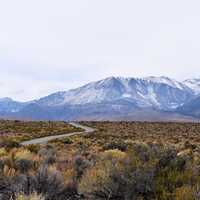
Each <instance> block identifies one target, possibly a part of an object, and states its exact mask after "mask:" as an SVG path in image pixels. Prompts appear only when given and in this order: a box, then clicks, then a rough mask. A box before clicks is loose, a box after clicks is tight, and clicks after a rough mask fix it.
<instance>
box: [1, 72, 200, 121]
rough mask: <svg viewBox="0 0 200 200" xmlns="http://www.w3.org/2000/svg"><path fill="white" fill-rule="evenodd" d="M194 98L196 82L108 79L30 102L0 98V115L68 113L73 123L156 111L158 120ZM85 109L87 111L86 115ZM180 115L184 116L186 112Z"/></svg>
mask: <svg viewBox="0 0 200 200" xmlns="http://www.w3.org/2000/svg"><path fill="white" fill-rule="evenodd" d="M191 83H192V86H191ZM195 84H196V85H195ZM198 87H199V89H198ZM198 96H200V80H199V81H198V80H193V81H192V80H191V79H190V81H189V79H188V80H186V81H183V82H179V81H176V80H174V79H170V78H169V77H165V76H161V77H156V76H149V77H144V78H132V77H128V78H127V77H108V78H105V79H102V80H99V81H94V82H90V83H88V84H86V85H83V86H81V87H78V88H75V89H71V90H67V91H60V92H56V93H53V94H50V95H48V96H45V97H42V98H40V99H36V100H33V101H31V102H23V103H22V102H17V101H14V100H12V99H8V98H3V99H2V100H1V99H0V114H1V113H3V114H4V116H5V115H6V116H8V117H12V118H15V117H16V118H23V116H24V117H25V118H30V119H31V118H34V119H37V118H38V119H41V120H42V119H53V120H56V119H59V120H62V119H63V120H68V119H70V116H69V113H70V114H71V115H72V116H75V117H74V118H73V119H75V120H76V118H77V119H79V116H81V118H87V114H88V115H90V118H92V117H91V116H96V115H97V113H99V115H101V119H102V118H103V116H104V113H105V116H106V119H109V115H110V116H111V117H110V119H111V120H112V119H113V118H114V117H113V116H114V115H118V116H122V115H123V117H122V118H120V119H122V120H123V119H124V118H125V117H126V116H132V115H133V114H132V113H134V112H136V111H137V112H138V110H139V111H140V112H139V113H141V112H144V113H145V112H146V111H148V110H149V109H150V110H155V111H156V112H159V116H161V118H162V114H160V113H163V115H164V112H171V113H177V114H180V115H183V113H181V112H180V109H178V108H179V107H183V106H184V105H187V103H189V102H190V101H192V99H195V98H197V97H198ZM104 107H105V108H106V109H107V110H105V109H104ZM86 108H87V109H90V112H88V111H87V110H86ZM32 110H33V111H32ZM36 111H37V112H36ZM43 112H46V113H47V114H44V113H43ZM61 113H62V114H61ZM147 113H149V112H147ZM33 115H34V117H33ZM59 115H60V116H59ZM61 115H62V117H61ZM184 115H186V116H187V113H184ZM190 116H191V115H190ZM195 117H196V116H195ZM135 118H137V116H136V117H135V116H134V119H135ZM95 119H98V117H95Z"/></svg>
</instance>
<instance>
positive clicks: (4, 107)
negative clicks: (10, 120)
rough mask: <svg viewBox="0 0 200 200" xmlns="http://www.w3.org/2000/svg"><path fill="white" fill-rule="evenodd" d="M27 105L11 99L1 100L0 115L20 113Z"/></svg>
mask: <svg viewBox="0 0 200 200" xmlns="http://www.w3.org/2000/svg"><path fill="white" fill-rule="evenodd" d="M25 105H26V103H21V102H17V101H14V100H12V99H11V98H8V97H6V98H0V113H9V112H11V113H13V112H18V111H20V110H21V109H22V108H23V107H24V106H25Z"/></svg>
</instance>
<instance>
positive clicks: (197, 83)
mask: <svg viewBox="0 0 200 200" xmlns="http://www.w3.org/2000/svg"><path fill="white" fill-rule="evenodd" d="M184 84H185V85H187V86H188V87H189V88H191V89H192V90H193V91H194V92H195V93H196V94H197V95H198V94H200V78H194V79H187V80H185V81H184Z"/></svg>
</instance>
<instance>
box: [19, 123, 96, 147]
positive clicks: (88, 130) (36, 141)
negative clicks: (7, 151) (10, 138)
mask: <svg viewBox="0 0 200 200" xmlns="http://www.w3.org/2000/svg"><path fill="white" fill-rule="evenodd" d="M69 124H71V125H72V126H75V127H77V128H82V129H83V130H84V131H82V132H74V133H66V134H62V135H52V136H46V137H42V138H36V139H33V140H28V141H25V142H22V143H21V145H24V146H25V145H30V144H45V143H47V142H49V141H51V140H54V139H60V138H64V137H70V136H73V135H80V134H84V133H93V132H94V131H95V129H93V128H90V127H88V126H83V125H80V124H79V123H75V122H72V123H69Z"/></svg>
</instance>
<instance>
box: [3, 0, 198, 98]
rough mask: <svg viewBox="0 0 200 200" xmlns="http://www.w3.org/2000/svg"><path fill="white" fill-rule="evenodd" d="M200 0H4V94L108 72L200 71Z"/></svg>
mask: <svg viewBox="0 0 200 200" xmlns="http://www.w3.org/2000/svg"><path fill="white" fill-rule="evenodd" d="M199 8H200V1H199V0H190V1H189V0H0V69H1V70H0V97H5V96H9V97H12V98H14V99H16V100H22V101H24V100H30V99H34V98H39V97H41V96H45V95H47V94H49V93H51V92H55V91H59V90H67V89H70V88H74V87H77V86H80V85H82V84H84V83H87V82H90V81H94V80H97V79H101V78H105V77H107V76H129V77H130V76H131V77H132V76H133V77H138V76H139V77H141V76H150V75H155V76H160V75H165V76H170V77H172V78H176V79H178V80H183V79H186V78H192V77H198V76H199V74H200V26H199V24H200V12H199Z"/></svg>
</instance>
